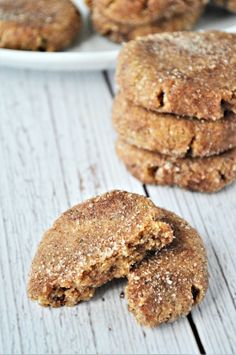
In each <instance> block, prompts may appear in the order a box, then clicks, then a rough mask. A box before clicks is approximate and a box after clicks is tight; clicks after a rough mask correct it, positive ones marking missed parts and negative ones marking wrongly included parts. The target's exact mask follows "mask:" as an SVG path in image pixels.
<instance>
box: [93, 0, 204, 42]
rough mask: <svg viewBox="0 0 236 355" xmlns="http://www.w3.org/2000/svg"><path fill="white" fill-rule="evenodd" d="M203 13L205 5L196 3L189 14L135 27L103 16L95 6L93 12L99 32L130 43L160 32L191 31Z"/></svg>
mask: <svg viewBox="0 0 236 355" xmlns="http://www.w3.org/2000/svg"><path fill="white" fill-rule="evenodd" d="M202 11H203V5H202V4H201V5H200V3H199V2H195V5H193V6H192V7H190V8H189V9H188V11H187V12H184V13H177V14H173V15H172V16H171V17H167V18H166V17H162V18H160V19H157V20H155V21H151V22H144V23H142V24H140V25H133V24H130V23H128V22H127V23H125V22H122V23H120V22H118V21H114V20H112V19H110V18H109V17H106V16H104V15H103V13H102V12H100V11H99V9H98V8H97V7H96V6H94V7H93V11H92V22H93V26H94V28H95V29H96V31H97V32H99V33H100V34H102V35H103V36H106V37H108V38H109V39H110V40H112V41H114V42H118V43H120V42H123V41H129V40H132V39H135V38H138V37H142V36H146V35H148V34H152V33H158V32H173V31H181V30H190V29H191V28H193V26H194V25H195V23H196V22H197V20H198V19H199V17H200V15H201V13H202Z"/></svg>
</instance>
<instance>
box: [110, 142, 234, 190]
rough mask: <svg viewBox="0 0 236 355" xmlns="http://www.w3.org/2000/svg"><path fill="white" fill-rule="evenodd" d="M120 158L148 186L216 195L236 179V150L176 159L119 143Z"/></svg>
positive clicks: (118, 152)
mask: <svg viewBox="0 0 236 355" xmlns="http://www.w3.org/2000/svg"><path fill="white" fill-rule="evenodd" d="M116 148H117V154H118V156H119V157H120V159H121V160H122V161H123V162H124V163H125V165H126V167H127V169H128V170H129V171H130V172H131V174H133V175H134V176H135V177H136V178H137V179H139V180H141V181H142V182H143V183H147V184H158V185H171V186H172V185H177V186H180V187H183V188H186V189H189V190H193V191H201V192H215V191H218V190H221V189H222V188H224V187H225V186H226V185H228V184H230V183H232V182H233V181H234V180H235V179H236V149H235V148H234V149H232V150H230V151H228V152H226V153H222V154H220V155H214V156H212V157H207V158H174V157H170V156H165V155H161V154H159V153H153V152H150V151H147V150H144V149H139V148H136V147H135V146H132V145H129V144H128V143H125V142H124V141H121V140H119V141H118V142H117V146H116Z"/></svg>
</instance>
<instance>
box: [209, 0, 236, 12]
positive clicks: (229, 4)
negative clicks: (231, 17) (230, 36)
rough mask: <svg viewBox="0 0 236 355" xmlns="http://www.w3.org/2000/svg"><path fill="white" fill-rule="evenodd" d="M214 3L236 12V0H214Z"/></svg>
mask: <svg viewBox="0 0 236 355" xmlns="http://www.w3.org/2000/svg"><path fill="white" fill-rule="evenodd" d="M213 3H215V4H216V5H219V6H221V7H224V8H225V9H227V10H229V11H231V12H236V0H213Z"/></svg>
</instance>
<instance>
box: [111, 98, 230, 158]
mask: <svg viewBox="0 0 236 355" xmlns="http://www.w3.org/2000/svg"><path fill="white" fill-rule="evenodd" d="M113 124H114V127H115V129H116V131H117V132H118V134H119V136H120V138H121V139H122V140H124V141H126V142H127V143H129V144H131V145H135V146H136V147H139V148H142V149H147V150H151V151H154V152H159V153H161V154H165V155H172V156H176V157H185V156H192V157H205V156H211V155H215V154H219V153H221V152H224V151H226V150H229V149H231V148H234V147H236V114H233V113H228V114H227V115H226V117H225V118H224V119H221V120H218V121H215V122H212V121H206V120H199V119H194V118H189V117H181V116H176V115H173V114H168V113H157V112H154V111H150V110H146V109H144V108H142V107H141V106H136V105H134V104H133V103H132V102H130V101H129V100H127V99H126V98H125V97H124V95H123V94H118V95H117V97H116V98H115V101H114V104H113Z"/></svg>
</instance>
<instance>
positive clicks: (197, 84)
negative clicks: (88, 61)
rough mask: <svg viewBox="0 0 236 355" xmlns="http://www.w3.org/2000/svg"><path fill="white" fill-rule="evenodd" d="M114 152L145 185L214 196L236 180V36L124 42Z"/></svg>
mask: <svg viewBox="0 0 236 355" xmlns="http://www.w3.org/2000/svg"><path fill="white" fill-rule="evenodd" d="M117 81H118V83H119V87H120V93H118V95H117V97H116V99H115V102H114V108H113V122H114V126H115V128H116V130H117V132H118V134H119V139H118V142H117V153H118V155H119V157H120V158H121V160H123V162H124V163H125V165H126V166H127V168H128V170H129V171H130V172H131V173H132V174H133V175H134V176H136V177H137V178H138V179H139V180H141V181H142V182H143V183H150V184H160V185H178V186H180V187H183V188H188V189H190V190H195V191H206V192H213V191H217V190H220V189H222V188H223V187H224V186H225V185H226V184H229V183H231V182H232V181H233V180H235V179H236V148H235V147H236V35H235V34H229V33H223V32H217V31H212V32H202V33H196V32H192V33H191V32H176V33H172V34H171V33H165V34H156V35H150V36H148V37H146V38H140V39H138V40H136V41H131V42H129V43H128V44H126V45H125V46H124V48H123V50H122V52H121V54H120V57H119V61H118V67H117Z"/></svg>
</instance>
